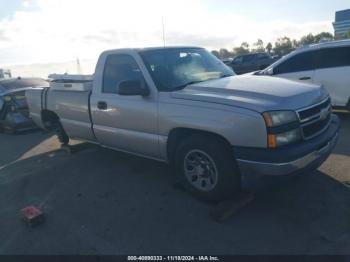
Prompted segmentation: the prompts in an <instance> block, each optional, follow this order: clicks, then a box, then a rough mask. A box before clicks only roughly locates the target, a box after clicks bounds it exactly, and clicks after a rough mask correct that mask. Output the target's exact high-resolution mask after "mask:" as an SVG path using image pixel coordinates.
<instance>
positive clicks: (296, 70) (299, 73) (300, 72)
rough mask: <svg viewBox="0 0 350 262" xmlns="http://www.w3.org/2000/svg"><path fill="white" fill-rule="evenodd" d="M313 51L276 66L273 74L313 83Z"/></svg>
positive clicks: (297, 55) (300, 54) (295, 56)
mask: <svg viewBox="0 0 350 262" xmlns="http://www.w3.org/2000/svg"><path fill="white" fill-rule="evenodd" d="M316 51H317V50H315V51H308V52H303V53H299V54H296V55H294V56H292V57H290V58H289V59H287V60H285V61H283V62H282V63H280V64H278V65H276V66H275V67H274V69H273V74H274V75H275V76H278V77H282V78H288V79H292V80H299V81H304V82H313V79H314V74H315V52H316Z"/></svg>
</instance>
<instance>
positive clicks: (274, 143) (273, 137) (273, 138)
mask: <svg viewBox="0 0 350 262" xmlns="http://www.w3.org/2000/svg"><path fill="white" fill-rule="evenodd" d="M267 143H268V146H269V148H276V147H277V140H276V135H273V134H269V135H268V136H267Z"/></svg>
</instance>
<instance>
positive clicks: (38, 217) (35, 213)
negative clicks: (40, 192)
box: [21, 206, 44, 226]
mask: <svg viewBox="0 0 350 262" xmlns="http://www.w3.org/2000/svg"><path fill="white" fill-rule="evenodd" d="M21 213H22V216H23V220H24V221H25V222H26V223H27V224H28V225H29V226H35V225H38V224H41V223H43V222H44V213H43V212H42V211H41V210H40V209H39V208H37V207H35V206H28V207H25V208H23V209H21Z"/></svg>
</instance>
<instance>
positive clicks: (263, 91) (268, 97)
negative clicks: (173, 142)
mask: <svg viewBox="0 0 350 262" xmlns="http://www.w3.org/2000/svg"><path fill="white" fill-rule="evenodd" d="M171 97H172V98H175V99H186V100H194V101H203V102H209V103H217V104H223V105H229V106H236V107H242V108H246V109H250V110H254V111H257V112H265V111H269V110H297V109H300V108H304V107H307V106H310V105H312V104H315V103H318V102H320V101H322V100H323V99H326V98H327V97H328V93H327V91H326V90H325V89H324V88H323V87H322V86H320V85H313V84H306V83H301V82H296V81H291V80H286V79H281V78H275V77H267V76H254V75H242V76H232V77H227V78H221V79H215V80H209V81H206V82H201V83H197V84H193V85H189V86H187V87H186V88H184V89H183V90H180V91H174V92H172V94H171Z"/></svg>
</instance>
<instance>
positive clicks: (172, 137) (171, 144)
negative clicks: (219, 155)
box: [167, 128, 232, 162]
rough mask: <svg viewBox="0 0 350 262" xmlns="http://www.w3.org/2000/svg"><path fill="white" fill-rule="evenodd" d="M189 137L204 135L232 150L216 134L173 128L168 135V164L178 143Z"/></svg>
mask: <svg viewBox="0 0 350 262" xmlns="http://www.w3.org/2000/svg"><path fill="white" fill-rule="evenodd" d="M191 135H204V136H208V137H211V138H214V139H216V140H218V141H220V142H222V143H223V144H225V145H226V146H227V147H228V149H229V150H232V147H231V144H230V143H229V142H228V141H227V139H226V138H224V137H223V136H221V135H218V134H216V133H213V132H208V131H203V130H198V129H191V128H175V129H173V130H171V131H170V133H169V135H168V141H167V155H168V160H169V162H171V161H172V159H173V156H174V154H175V150H176V147H177V145H178V143H179V142H180V141H182V140H183V139H184V138H185V137H188V136H191Z"/></svg>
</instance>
